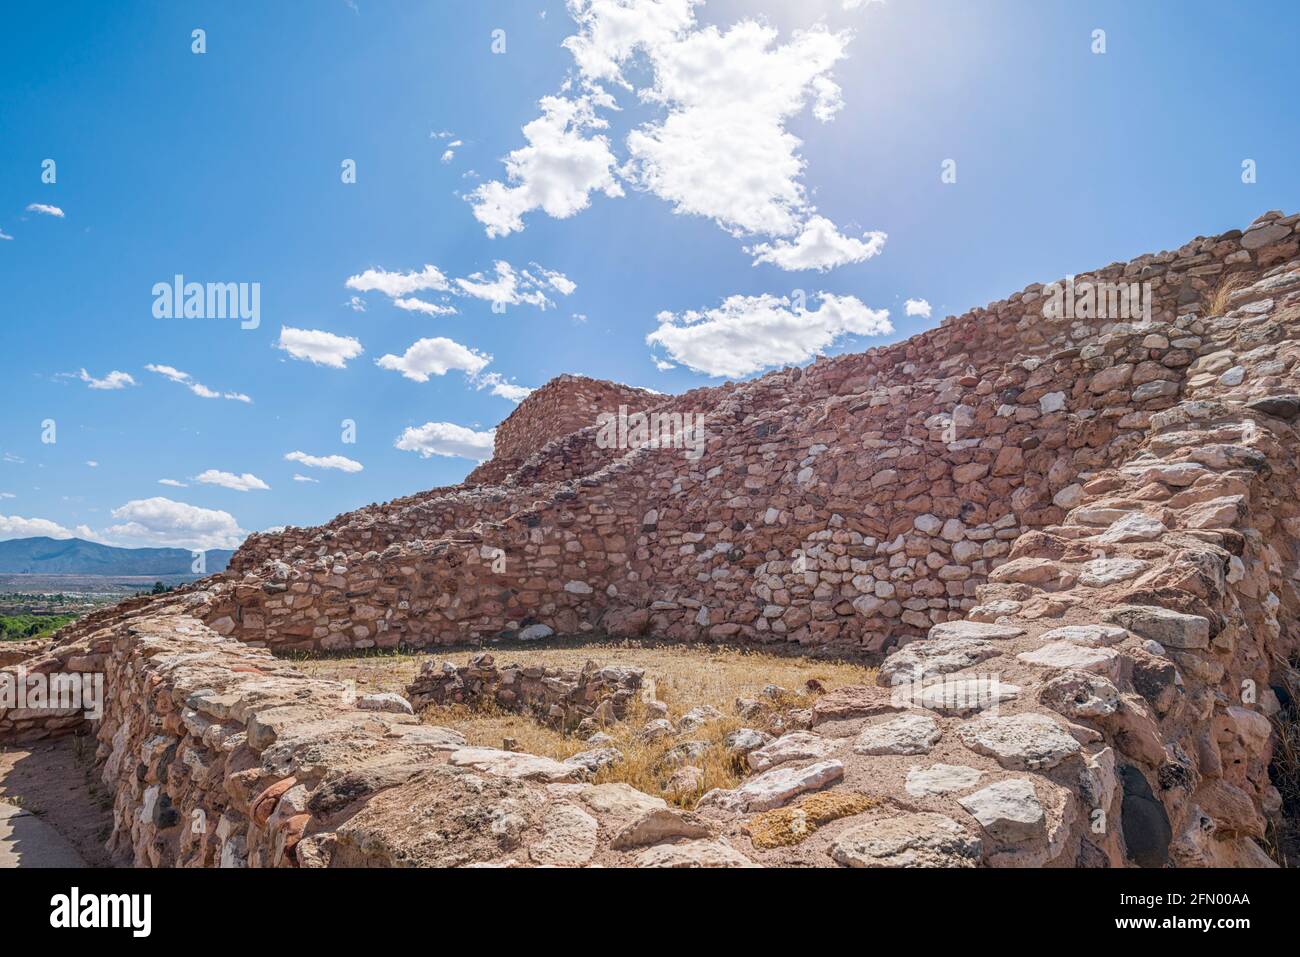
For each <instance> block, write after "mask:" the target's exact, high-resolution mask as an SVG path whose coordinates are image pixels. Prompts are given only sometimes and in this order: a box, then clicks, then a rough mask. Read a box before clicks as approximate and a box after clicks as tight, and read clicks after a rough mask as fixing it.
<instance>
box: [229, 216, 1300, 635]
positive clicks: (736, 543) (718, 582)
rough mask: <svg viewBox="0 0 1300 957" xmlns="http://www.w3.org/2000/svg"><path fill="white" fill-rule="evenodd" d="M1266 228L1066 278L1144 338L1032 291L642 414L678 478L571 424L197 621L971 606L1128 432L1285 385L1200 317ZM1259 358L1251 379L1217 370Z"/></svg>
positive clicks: (1279, 315) (819, 619) (943, 617)
mask: <svg viewBox="0 0 1300 957" xmlns="http://www.w3.org/2000/svg"><path fill="white" fill-rule="evenodd" d="M1294 225H1295V217H1278V216H1272V217H1271V218H1267V219H1261V221H1260V222H1259V223H1258V224H1256V225H1255V226H1254V227H1253V228H1252V229H1251V230H1250V231H1249V232H1248V233H1246V234H1244V235H1242V234H1240V233H1238V232H1236V231H1233V232H1230V233H1225V234H1223V235H1222V236H1218V237H1211V238H1208V239H1200V240H1196V241H1193V242H1192V243H1189V244H1188V245H1187V246H1185V247H1183V248H1182V249H1180V250H1178V251H1176V252H1173V253H1161V254H1156V255H1152V256H1143V257H1140V258H1138V259H1136V260H1134V261H1133V262H1131V263H1128V264H1117V265H1114V266H1110V267H1107V268H1106V269H1103V270H1098V271H1096V272H1094V273H1092V274H1088V275H1082V276H1078V277H1076V278H1075V284H1076V286H1078V285H1079V284H1081V283H1083V282H1085V281H1087V280H1090V279H1093V280H1104V281H1115V282H1118V281H1120V280H1125V281H1128V280H1132V281H1141V282H1150V283H1151V284H1152V290H1151V292H1152V309H1151V322H1150V323H1143V324H1135V323H1131V322H1118V321H1108V320H1100V319H1082V318H1076V319H1068V318H1063V319H1059V320H1048V319H1046V318H1044V316H1043V302H1044V299H1045V297H1044V294H1043V288H1042V287H1041V286H1040V285H1034V286H1030V287H1029V288H1027V289H1026V290H1025V291H1023V292H1022V293H1018V294H1017V295H1015V296H1013V297H1011V298H1010V299H1008V300H1006V301H1004V302H999V303H995V304H993V305H992V306H990V307H988V308H987V309H981V310H975V311H972V312H971V313H968V314H966V315H965V316H963V317H960V318H957V319H951V320H948V321H947V322H945V324H944V325H943V326H942V327H941V328H939V329H936V330H932V331H931V332H928V333H924V334H922V335H920V336H917V337H915V338H913V339H911V340H908V341H906V342H902V343H898V344H895V345H892V346H887V347H884V348H882V349H873V350H871V351H869V352H866V353H862V354H856V355H847V356H841V357H838V358H836V359H830V360H820V361H818V362H816V363H814V364H813V365H812V366H810V367H808V368H807V369H787V370H783V371H781V372H776V373H772V374H770V375H767V376H764V377H762V378H759V379H756V380H754V381H752V382H748V383H743V384H740V385H737V386H726V387H718V388H714V389H701V390H695V391H693V392H690V393H687V394H685V395H682V396H676V397H671V398H661V399H660V400H659V402H658V404H657V405H655V406H653V409H656V410H672V411H679V412H688V413H689V412H699V413H703V414H705V415H706V416H707V419H706V422H707V434H708V443H707V447H706V450H705V453H704V455H703V456H702V457H701V458H700V459H699V460H697V461H692V460H690V459H688V458H686V457H685V455H684V454H683V453H682V451H681V450H677V449H651V448H641V449H634V450H627V451H620V452H619V453H618V456H617V457H616V458H613V460H612V461H611V456H610V454H609V451H608V450H602V449H598V448H597V443H596V435H595V432H596V430H595V427H594V425H588V426H587V427H586V428H584V429H583V430H580V431H578V432H576V433H573V434H571V435H568V436H565V437H564V438H561V439H554V440H551V441H550V442H549V443H546V444H544V445H543V447H542V449H541V450H540V451H539V452H537V453H534V455H533V456H532V457H531V458H530V460H529V461H528V462H527V463H525V465H524V466H522V467H520V468H517V469H515V470H514V471H513V472H512V474H511V477H510V479H509V480H507V481H506V482H504V483H503V484H500V485H483V486H474V487H468V486H460V487H456V488H455V489H450V490H434V491H432V492H429V493H425V494H423V495H419V496H412V497H409V498H407V499H401V500H397V501H396V502H393V503H389V504H388V505H385V506H376V507H372V508H370V509H363V510H361V511H359V512H355V513H351V514H350V515H348V516H341V517H340V519H338V520H336V521H335V522H333V523H331V524H330V525H328V526H324V527H322V528H321V529H315V530H313V529H293V530H290V531H288V532H286V533H285V534H284V535H282V536H279V537H276V536H258V537H256V538H255V539H251V540H250V542H249V543H248V544H246V545H245V546H244V548H243V549H241V551H240V552H239V554H237V556H236V559H235V561H234V563H233V564H232V569H233V572H232V574H231V575H230V576H229V577H228V580H227V582H226V584H225V587H224V590H219V594H218V600H217V601H216V602H215V604H214V606H213V608H212V609H211V611H210V613H209V614H210V618H209V620H210V621H212V622H213V623H214V626H215V627H217V628H218V630H220V631H223V632H224V633H231V634H238V635H239V636H240V637H242V638H244V639H245V640H249V641H253V642H258V643H265V644H267V645H269V646H272V647H277V648H279V647H285V648H311V647H317V648H341V647H349V646H350V647H357V648H364V647H370V646H372V645H393V644H398V643H404V644H407V645H410V646H413V647H425V646H429V645H434V644H450V643H461V642H465V641H473V640H484V639H491V638H494V637H497V636H500V635H509V634H513V633H516V632H518V631H519V630H521V629H523V628H527V627H528V626H529V625H531V624H534V623H542V624H545V625H547V626H548V627H551V628H553V629H554V630H555V631H557V632H559V633H580V632H583V631H588V630H595V629H599V630H603V631H608V632H610V633H614V634H623V635H626V634H637V633H642V632H653V633H655V634H660V635H665V636H668V637H673V638H678V639H692V640H696V639H723V638H725V639H735V640H747V641H759V642H770V641H781V642H785V641H791V642H796V643H799V644H801V645H806V646H820V645H831V646H836V647H841V648H850V649H864V650H866V651H869V652H877V653H878V652H881V651H883V650H885V649H887V648H888V647H891V646H892V645H894V644H896V643H897V642H898V641H900V640H905V639H907V638H909V637H917V636H920V635H923V634H925V633H926V631H927V630H928V629H929V628H930V627H931V626H932V625H934V624H938V623H942V622H944V621H949V620H954V619H959V618H961V617H962V616H963V615H964V614H965V613H966V612H968V611H969V610H970V609H971V608H972V607H974V606H975V604H976V603H977V597H976V592H977V589H978V587H979V585H980V584H981V583H984V582H987V581H989V576H990V575H991V573H992V572H993V571H994V569H995V568H996V567H997V565H999V564H1000V563H1002V562H1004V561H1006V560H1007V558H1008V557H1009V555H1010V553H1011V548H1012V545H1013V543H1014V542H1015V541H1016V540H1018V539H1019V538H1020V537H1021V536H1023V535H1025V534H1027V533H1029V532H1031V531H1036V530H1043V529H1048V528H1050V527H1052V526H1054V525H1056V524H1059V523H1061V522H1062V521H1064V520H1065V517H1066V515H1067V513H1068V511H1069V510H1070V508H1072V507H1073V505H1074V504H1075V503H1076V502H1077V500H1078V498H1079V495H1080V489H1081V488H1082V487H1083V486H1084V485H1086V484H1087V482H1089V481H1090V480H1092V478H1094V477H1095V476H1096V475H1097V474H1099V473H1100V471H1102V470H1103V469H1105V468H1106V467H1108V466H1111V465H1114V464H1118V463H1122V462H1124V461H1125V460H1126V459H1127V458H1129V457H1130V456H1132V455H1134V454H1135V453H1136V451H1137V450H1138V449H1139V448H1140V447H1141V446H1142V445H1143V443H1144V442H1145V441H1147V438H1148V432H1149V423H1150V420H1151V417H1152V416H1153V415H1154V414H1156V413H1158V412H1160V411H1162V410H1166V409H1169V408H1171V407H1173V406H1175V405H1176V404H1178V403H1179V402H1180V401H1183V400H1185V399H1188V398H1192V397H1196V396H1199V395H1202V394H1205V395H1210V394H1214V395H1216V396H1217V395H1224V396H1227V397H1230V398H1233V399H1234V400H1247V399H1250V398H1252V397H1256V396H1260V395H1265V394H1268V393H1270V392H1276V391H1279V390H1281V391H1286V390H1291V391H1294V390H1295V388H1296V387H1295V369H1294V357H1293V354H1292V353H1291V352H1288V351H1287V349H1286V348H1284V346H1285V344H1286V343H1287V342H1289V341H1290V340H1289V339H1288V338H1287V334H1286V333H1287V328H1288V323H1289V322H1291V321H1292V320H1293V315H1292V311H1291V310H1292V309H1293V306H1282V305H1281V300H1280V299H1279V300H1278V302H1277V304H1275V308H1273V309H1270V311H1269V312H1268V313H1261V314H1255V315H1253V316H1252V315H1251V314H1243V316H1242V317H1239V318H1234V319H1231V320H1229V319H1227V318H1225V317H1224V316H1222V315H1209V314H1208V309H1209V306H1208V303H1209V301H1210V300H1211V299H1212V297H1213V293H1214V290H1215V288H1216V286H1217V285H1219V284H1224V283H1226V281H1227V280H1229V279H1230V280H1232V281H1242V282H1250V281H1254V280H1258V279H1259V278H1260V277H1261V276H1264V275H1265V274H1266V273H1267V272H1270V271H1275V270H1277V269H1280V268H1281V267H1278V266H1277V265H1276V263H1277V260H1278V259H1279V257H1285V256H1291V257H1294V255H1295V246H1296V245H1297V239H1296V237H1295V233H1294ZM1283 233H1285V235H1282V234H1283ZM1252 237H1260V238H1259V239H1254V238H1252ZM1279 237H1280V238H1279ZM1261 243H1262V244H1263V245H1261ZM1284 273H1285V270H1283V272H1282V273H1279V274H1284ZM1261 295H1262V293H1261ZM1242 305H1243V306H1249V305H1250V304H1249V303H1242ZM1221 311H1223V312H1231V311H1232V304H1231V303H1229V304H1228V308H1225V309H1223V310H1221ZM1246 319H1249V322H1248V323H1246V324H1247V326H1248V328H1246V329H1245V330H1243V331H1242V333H1241V334H1240V335H1237V333H1236V331H1235V328H1236V326H1238V325H1240V324H1242V323H1243V322H1244V321H1245V320H1246ZM1233 335H1235V336H1236V337H1237V341H1236V342H1235V343H1233V342H1230V338H1231V336H1233ZM1230 346H1232V348H1229V347H1230ZM1225 350H1226V351H1225ZM1259 350H1263V352H1260V351H1259ZM1272 352H1276V353H1277V355H1275V356H1274V355H1268V356H1267V362H1268V363H1271V364H1272V365H1276V364H1277V363H1281V366H1280V367H1279V368H1278V370H1277V373H1276V374H1262V373H1261V372H1259V371H1254V370H1252V371H1251V372H1250V373H1249V375H1248V376H1247V373H1245V372H1238V371H1236V370H1237V367H1238V366H1239V365H1240V363H1241V361H1242V357H1246V356H1250V357H1252V361H1254V360H1259V362H1260V363H1264V360H1265V357H1266V354H1269V353H1272ZM1224 363H1227V365H1224ZM1272 365H1269V366H1268V368H1269V369H1271V367H1272ZM1225 372H1226V373H1229V374H1228V375H1227V377H1226V378H1224V379H1222V381H1221V377H1222V376H1223V374H1224V373H1225ZM1239 374H1240V375H1242V376H1247V377H1245V378H1242V379H1241V381H1240V382H1238V383H1237V384H1236V385H1231V384H1228V383H1231V382H1233V381H1234V380H1235V378H1236V376H1237V375H1239ZM571 385H572V382H571V381H562V382H559V383H557V384H556V388H555V389H554V390H551V391H550V392H548V393H547V396H542V397H541V398H542V399H545V400H546V401H547V402H548V403H552V404H553V403H556V402H559V401H560V395H561V393H562V392H563V389H564V388H568V387H570V386H571ZM541 391H542V390H539V393H540V392H541ZM532 401H533V398H532V397H530V398H529V399H527V400H525V402H524V403H523V404H522V405H521V407H520V410H518V411H517V412H516V415H520V414H521V413H527V412H528V407H529V403H530V402H532ZM539 401H540V400H539ZM525 418H526V417H525ZM513 447H514V446H512V448H513ZM471 546H472V547H471ZM476 552H477V554H475V553H476ZM238 576H242V578H241V577H238ZM376 598H379V599H382V600H380V601H376V600H375V599H376Z"/></svg>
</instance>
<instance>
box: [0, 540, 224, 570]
mask: <svg viewBox="0 0 1300 957" xmlns="http://www.w3.org/2000/svg"><path fill="white" fill-rule="evenodd" d="M233 554H234V552H233V551H231V550H229V549H225V548H210V549H208V551H207V553H206V562H207V570H206V572H205V574H208V575H211V574H212V573H214V572H219V571H223V570H224V569H225V567H226V565H227V564H228V563H229V562H230V556H231V555H233ZM193 563H194V558H193V556H192V555H191V553H190V552H189V551H188V550H187V549H184V548H116V547H114V546H112V545H100V544H97V543H95V542H88V541H85V540H84V539H80V538H12V539H10V540H8V541H5V542H0V574H6V575H187V576H191V577H196V576H194V572H193V571H192V570H191V566H192V565H193Z"/></svg>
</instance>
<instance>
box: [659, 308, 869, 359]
mask: <svg viewBox="0 0 1300 957" xmlns="http://www.w3.org/2000/svg"><path fill="white" fill-rule="evenodd" d="M818 298H819V299H820V302H819V304H818V306H817V308H816V309H815V310H807V309H805V310H802V311H801V310H798V309H797V308H796V307H795V305H794V304H793V303H792V302H791V301H790V300H789V299H788V298H784V297H777V296H773V295H770V294H764V295H761V296H730V297H728V298H727V299H726V300H725V301H724V302H723V303H722V305H721V306H719V307H717V308H714V309H706V310H703V311H697V310H688V311H687V312H684V313H682V314H681V315H680V316H679V315H675V314H673V313H671V312H662V313H660V314H659V316H658V319H659V323H660V324H659V328H658V329H656V330H655V331H654V332H652V333H650V334H649V335H648V336H646V342H647V343H649V344H650V345H652V346H662V347H663V348H664V349H666V350H667V351H668V354H669V355H670V356H671V357H672V358H673V359H674V360H676V361H677V362H679V363H681V364H682V365H685V366H689V367H690V368H692V369H695V370H696V371H698V372H703V373H706V374H708V375H712V376H728V377H730V378H740V377H742V376H747V375H751V374H752V373H755V372H758V371H759V370H760V369H764V368H767V367H769V366H776V365H794V364H798V363H801V362H806V361H807V360H808V359H811V358H812V357H813V356H814V355H817V354H818V353H820V352H822V351H823V350H825V349H826V348H828V347H829V346H831V345H832V344H834V343H835V341H836V340H837V339H839V338H841V337H842V336H845V335H849V334H853V335H863V336H875V335H885V334H888V333H890V332H893V331H894V330H893V326H892V325H890V322H889V311H888V310H886V309H869V308H868V307H867V306H865V305H863V304H862V302H861V301H860V300H858V299H857V298H855V297H853V296H835V295H831V294H830V293H820V294H819V296H818Z"/></svg>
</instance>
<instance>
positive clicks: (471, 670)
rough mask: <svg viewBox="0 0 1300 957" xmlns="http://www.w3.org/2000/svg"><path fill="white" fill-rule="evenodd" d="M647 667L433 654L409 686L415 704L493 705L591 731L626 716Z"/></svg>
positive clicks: (571, 728)
mask: <svg viewBox="0 0 1300 957" xmlns="http://www.w3.org/2000/svg"><path fill="white" fill-rule="evenodd" d="M644 676H645V672H644V671H643V670H641V669H640V668H629V667H624V666H620V665H608V666H605V667H601V666H600V665H598V664H596V663H595V662H588V663H587V664H586V665H585V666H584V667H583V668H582V670H580V671H575V670H573V669H571V668H543V667H539V666H525V665H517V664H512V665H506V666H505V667H497V665H496V662H495V659H494V658H493V657H492V655H489V654H486V653H484V654H478V655H475V656H474V657H473V658H471V659H470V660H469V663H468V664H466V665H461V666H459V667H458V666H456V665H454V664H452V663H451V662H439V661H437V660H436V659H433V658H431V659H429V660H428V661H426V662H424V663H423V664H422V665H421V666H420V673H419V675H418V676H417V677H416V679H415V681H413V682H412V683H411V686H410V687H409V688H408V689H407V697H408V698H409V699H410V702H411V706H412V707H413V708H414V709H415V710H416V711H417V712H419V711H421V710H422V709H424V708H427V707H429V706H430V705H449V704H463V705H469V706H470V707H474V708H481V707H483V706H485V705H492V706H496V707H499V708H502V709H504V710H506V711H523V712H529V713H532V714H534V715H535V716H537V718H538V719H539V720H541V721H543V722H544V723H546V724H548V725H551V726H552V727H555V728H559V729H561V730H564V731H575V730H590V731H594V730H596V729H597V728H598V727H600V726H603V725H607V724H611V723H613V722H614V721H622V720H623V719H624V718H625V717H627V713H628V708H629V706H630V705H631V704H632V703H633V702H634V701H635V700H636V698H637V696H638V695H639V694H640V692H641V684H642V679H643V678H644Z"/></svg>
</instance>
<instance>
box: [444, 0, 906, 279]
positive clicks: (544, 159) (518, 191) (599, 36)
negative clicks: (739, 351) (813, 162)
mask: <svg viewBox="0 0 1300 957" xmlns="http://www.w3.org/2000/svg"><path fill="white" fill-rule="evenodd" d="M699 3H700V0H570V2H569V4H568V6H569V13H570V15H571V16H572V17H573V19H574V20H575V22H576V23H577V32H576V33H575V34H574V35H572V36H570V37H568V38H567V39H566V40H565V41H564V44H563V45H564V46H565V48H566V49H568V51H569V52H570V54H571V55H572V56H573V61H574V68H573V71H572V73H571V74H570V77H569V78H568V79H567V80H566V81H565V83H564V85H563V88H562V94H561V95H558V96H548V97H545V98H543V99H542V100H541V101H540V102H539V106H540V115H539V116H538V117H537V118H536V119H534V120H532V121H531V122H530V123H528V124H527V125H525V126H524V127H523V130H522V132H523V136H524V139H525V140H526V142H527V145H525V146H523V147H521V148H519V149H516V150H515V151H513V152H511V153H510V154H509V155H507V156H506V158H505V160H504V163H505V173H506V176H505V179H504V180H494V181H489V182H486V183H483V184H482V185H481V186H479V187H478V189H476V190H475V191H474V192H473V193H471V194H470V195H469V197H468V199H469V201H470V202H471V204H472V205H473V207H474V215H475V216H476V217H477V218H478V219H479V221H480V222H482V223H483V224H484V226H485V227H486V230H487V234H488V236H489V237H496V236H503V235H506V234H508V233H512V232H517V231H519V230H521V229H523V228H524V217H525V215H526V214H529V213H532V212H534V211H536V210H541V211H543V212H545V213H547V214H548V215H550V216H553V217H555V218H559V219H563V218H567V217H569V216H572V215H574V214H575V213H577V212H580V211H581V210H583V209H585V208H586V207H587V206H588V205H589V204H590V197H591V194H592V193H594V192H596V191H602V192H604V193H606V195H608V196H620V195H623V193H624V189H623V184H624V183H626V184H630V185H631V186H633V187H634V188H636V189H638V190H643V191H647V192H649V193H652V194H653V195H655V196H658V197H659V198H660V199H662V200H664V201H666V202H668V203H670V204H671V205H672V207H673V209H674V210H675V211H676V212H678V213H682V214H686V215H693V216H703V217H707V218H709V219H711V220H713V221H714V222H716V223H717V224H718V225H719V226H720V227H721V228H723V229H724V230H726V231H727V232H729V233H731V234H732V235H735V236H766V237H772V238H774V239H777V240H780V242H778V243H777V244H774V245H761V246H759V247H757V248H756V249H755V250H754V253H755V255H757V256H759V257H760V261H763V262H772V263H774V264H776V265H780V266H782V267H783V268H790V269H830V268H834V267H835V266H837V265H842V264H844V263H850V262H861V261H862V260H864V259H867V258H869V257H870V256H873V255H875V254H876V253H878V252H879V246H880V244H881V243H882V242H883V236H881V237H880V239H879V240H877V239H876V238H875V237H876V236H877V234H876V233H874V232H873V233H867V234H866V235H865V236H864V238H863V239H856V238H852V237H846V236H843V235H841V234H840V232H839V230H838V229H837V228H836V227H835V226H834V224H833V223H831V222H830V221H829V220H827V219H825V217H822V216H818V215H816V209H815V208H814V207H813V206H812V205H811V204H810V203H809V200H808V191H807V188H806V186H805V185H804V174H805V165H806V164H805V161H804V159H803V156H802V155H801V152H800V151H801V147H802V146H803V142H802V140H800V138H799V137H798V136H796V135H795V134H794V133H792V132H791V131H790V129H789V128H788V127H789V124H790V122H791V121H792V120H795V119H796V118H797V117H799V116H800V115H802V114H803V113H805V112H810V113H811V114H812V115H813V117H814V118H815V119H817V120H819V121H821V122H827V121H829V120H831V119H832V118H833V117H834V116H835V114H836V113H838V112H839V111H840V110H841V109H843V107H844V100H843V96H842V93H841V90H840V87H839V85H838V84H837V83H836V81H835V79H834V76H833V71H834V69H835V67H836V65H837V64H838V63H839V62H840V61H841V60H843V59H844V58H845V57H846V56H847V50H848V46H849V43H850V41H851V39H852V32H851V31H849V30H841V31H832V30H829V29H827V28H826V27H825V26H824V25H823V24H820V23H818V24H816V25H814V26H812V27H810V28H808V29H805V30H795V31H793V32H792V33H790V34H789V36H788V37H785V38H782V37H781V35H780V34H779V32H778V31H777V29H776V28H775V27H773V26H771V25H770V24H769V23H768V22H766V21H765V20H763V19H761V18H755V17H745V18H742V19H741V20H739V21H738V22H736V23H733V24H731V25H730V26H721V25H709V26H701V25H699V24H698V23H697V22H696V19H695V10H696V7H697V6H698V5H699ZM633 62H635V63H637V64H638V65H640V66H641V67H642V69H640V70H638V71H637V72H636V73H635V74H630V73H629V74H625V72H624V70H625V67H627V66H628V65H629V64H631V63H633ZM629 76H632V77H633V78H632V79H629ZM620 90H621V91H626V93H628V94H630V95H631V97H634V98H635V101H636V103H637V105H638V107H639V108H642V109H644V108H646V107H649V108H650V109H651V110H655V111H657V115H654V116H652V117H651V118H649V119H647V120H646V121H645V122H642V123H640V124H639V125H636V126H634V127H633V128H632V129H631V130H630V131H629V132H628V134H627V136H626V137H625V139H624V141H623V143H622V146H624V147H625V148H626V155H625V157H623V158H622V159H619V158H617V157H616V156H615V153H614V147H613V146H612V145H611V142H610V139H609V138H608V136H607V135H605V134H604V133H602V132H599V131H601V130H604V129H606V128H607V126H608V121H607V120H606V119H605V118H604V115H603V114H604V113H606V112H607V111H616V110H619V109H620V108H621V105H620V103H619V101H618V98H617V97H616V96H615V93H616V92H617V91H620Z"/></svg>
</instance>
